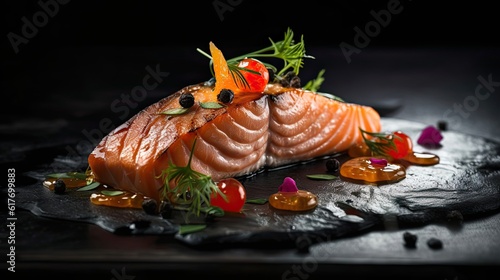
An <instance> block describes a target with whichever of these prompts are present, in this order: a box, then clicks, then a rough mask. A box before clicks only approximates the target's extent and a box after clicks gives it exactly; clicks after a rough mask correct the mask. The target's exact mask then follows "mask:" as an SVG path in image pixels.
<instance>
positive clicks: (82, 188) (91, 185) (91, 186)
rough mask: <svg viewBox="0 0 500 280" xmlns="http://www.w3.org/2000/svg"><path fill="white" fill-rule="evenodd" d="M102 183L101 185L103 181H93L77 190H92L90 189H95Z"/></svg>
mask: <svg viewBox="0 0 500 280" xmlns="http://www.w3.org/2000/svg"><path fill="white" fill-rule="evenodd" d="M100 185H101V183H99V182H93V183H90V184H88V185H86V186H84V187H81V188H79V189H78V190H77V191H79V192H83V191H90V190H93V189H95V188H97V187H99V186H100Z"/></svg>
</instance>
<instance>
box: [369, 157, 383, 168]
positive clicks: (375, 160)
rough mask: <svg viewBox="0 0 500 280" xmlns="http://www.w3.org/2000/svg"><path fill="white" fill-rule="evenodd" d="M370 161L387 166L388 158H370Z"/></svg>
mask: <svg viewBox="0 0 500 280" xmlns="http://www.w3.org/2000/svg"><path fill="white" fill-rule="evenodd" d="M370 162H371V163H372V164H376V165H382V166H387V160H386V159H385V158H373V157H372V158H370Z"/></svg>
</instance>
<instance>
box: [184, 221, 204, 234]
mask: <svg viewBox="0 0 500 280" xmlns="http://www.w3.org/2000/svg"><path fill="white" fill-rule="evenodd" d="M206 227H207V225H205V224H203V225H180V226H179V234H181V235H182V234H188V233H193V232H198V231H202V230H204V229H205V228H206Z"/></svg>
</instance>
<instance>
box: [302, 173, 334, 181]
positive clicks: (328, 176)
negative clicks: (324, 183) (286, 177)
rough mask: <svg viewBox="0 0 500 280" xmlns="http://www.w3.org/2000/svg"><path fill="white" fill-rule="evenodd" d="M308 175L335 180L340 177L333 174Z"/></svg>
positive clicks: (308, 176)
mask: <svg viewBox="0 0 500 280" xmlns="http://www.w3.org/2000/svg"><path fill="white" fill-rule="evenodd" d="M306 176H307V178H309V179H314V180H334V179H337V178H338V177H337V176H335V175H331V174H310V175H306Z"/></svg>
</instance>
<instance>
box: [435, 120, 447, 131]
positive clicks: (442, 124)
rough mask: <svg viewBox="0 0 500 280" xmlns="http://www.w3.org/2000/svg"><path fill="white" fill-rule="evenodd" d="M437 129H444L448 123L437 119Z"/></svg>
mask: <svg viewBox="0 0 500 280" xmlns="http://www.w3.org/2000/svg"><path fill="white" fill-rule="evenodd" d="M437 126H438V129H439V130H441V131H446V130H447V129H448V123H447V122H446V121H439V122H438V123H437Z"/></svg>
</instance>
